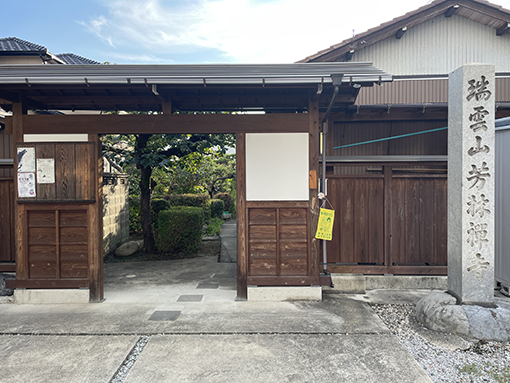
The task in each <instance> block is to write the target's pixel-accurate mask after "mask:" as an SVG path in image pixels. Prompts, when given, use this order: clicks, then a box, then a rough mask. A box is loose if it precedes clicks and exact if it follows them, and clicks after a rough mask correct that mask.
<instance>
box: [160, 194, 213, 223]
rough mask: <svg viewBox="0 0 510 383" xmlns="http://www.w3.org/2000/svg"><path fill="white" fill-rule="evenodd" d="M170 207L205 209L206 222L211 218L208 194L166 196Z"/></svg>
mask: <svg viewBox="0 0 510 383" xmlns="http://www.w3.org/2000/svg"><path fill="white" fill-rule="evenodd" d="M165 199H166V200H168V203H169V205H170V206H191V207H200V208H202V209H203V214H204V221H208V220H209V218H211V207H210V199H209V196H208V195H207V194H171V195H167V196H165Z"/></svg>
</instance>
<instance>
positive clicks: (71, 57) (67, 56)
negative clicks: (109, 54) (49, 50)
mask: <svg viewBox="0 0 510 383" xmlns="http://www.w3.org/2000/svg"><path fill="white" fill-rule="evenodd" d="M56 56H57V57H58V58H59V59H60V60H62V61H63V62H64V63H66V64H68V65H98V64H101V63H100V62H99V61H94V60H91V59H88V58H86V57H83V56H80V55H77V54H74V53H61V54H58V55H56Z"/></svg>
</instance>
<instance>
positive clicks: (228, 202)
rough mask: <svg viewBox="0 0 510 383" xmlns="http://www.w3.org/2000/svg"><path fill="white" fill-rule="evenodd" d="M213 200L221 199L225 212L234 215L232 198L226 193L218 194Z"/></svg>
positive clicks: (234, 208)
mask: <svg viewBox="0 0 510 383" xmlns="http://www.w3.org/2000/svg"><path fill="white" fill-rule="evenodd" d="M214 198H215V199H221V200H222V201H223V202H224V203H225V210H224V211H228V212H229V213H230V214H232V215H235V214H236V204H235V201H234V198H233V197H232V196H231V195H230V194H228V193H218V194H216V195H215V196H214Z"/></svg>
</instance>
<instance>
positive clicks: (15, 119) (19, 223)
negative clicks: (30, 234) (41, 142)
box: [6, 97, 29, 280]
mask: <svg viewBox="0 0 510 383" xmlns="http://www.w3.org/2000/svg"><path fill="white" fill-rule="evenodd" d="M20 98H22V97H20ZM25 117H27V116H26V107H25V104H24V103H23V102H17V103H14V104H12V117H9V119H12V134H13V149H12V153H14V159H15V160H14V201H15V203H14V233H15V237H14V252H15V259H16V278H17V279H18V280H26V279H28V267H29V266H28V256H27V254H26V247H27V245H26V244H27V240H28V238H27V229H26V216H25V205H23V204H18V203H16V202H17V201H18V182H17V177H18V172H17V168H18V161H17V160H16V159H17V155H16V153H17V150H16V143H18V142H23V133H24V131H23V128H24V126H23V122H24V118H25ZM6 126H7V123H6Z"/></svg>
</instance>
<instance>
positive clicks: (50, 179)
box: [37, 158, 55, 184]
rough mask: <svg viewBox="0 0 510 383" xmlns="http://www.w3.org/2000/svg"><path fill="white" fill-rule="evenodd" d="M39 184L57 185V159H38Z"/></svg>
mask: <svg viewBox="0 0 510 383" xmlns="http://www.w3.org/2000/svg"><path fill="white" fill-rule="evenodd" d="M37 183H38V184H54V183H55V159H54V158H38V159H37Z"/></svg>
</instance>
